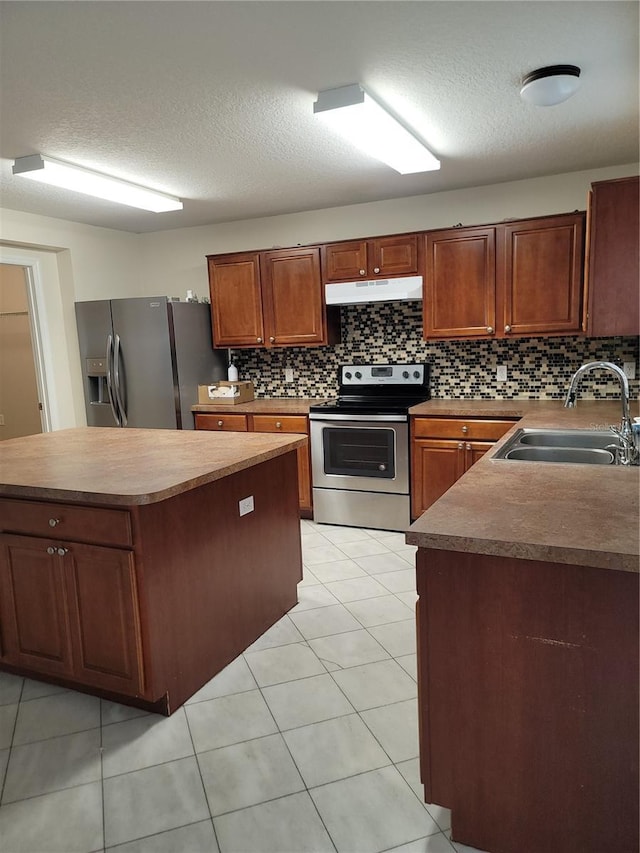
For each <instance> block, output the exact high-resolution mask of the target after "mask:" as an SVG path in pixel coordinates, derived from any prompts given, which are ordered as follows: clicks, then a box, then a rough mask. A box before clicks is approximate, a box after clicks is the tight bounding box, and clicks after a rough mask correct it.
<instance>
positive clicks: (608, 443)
mask: <svg viewBox="0 0 640 853" xmlns="http://www.w3.org/2000/svg"><path fill="white" fill-rule="evenodd" d="M617 445H618V442H617V440H616V437H615V436H614V435H613V434H612V433H610V432H608V431H607V430H576V429H560V430H552V429H519V430H518V431H517V432H516V433H515V434H514V435H513V436H512V437H511V438H510V439H509V441H507V442H506V444H504V445H503V446H502V448H501V449H500V450H499V451H498V452H497V453H495V454H494V456H493V458H494V459H506V460H511V461H520V462H571V463H582V464H583V465H613V464H614V463H615V461H616V458H615V450H613V449H611V448H612V446H617Z"/></svg>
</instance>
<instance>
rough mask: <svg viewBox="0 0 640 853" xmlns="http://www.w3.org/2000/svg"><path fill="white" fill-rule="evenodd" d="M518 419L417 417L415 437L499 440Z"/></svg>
mask: <svg viewBox="0 0 640 853" xmlns="http://www.w3.org/2000/svg"><path fill="white" fill-rule="evenodd" d="M514 423H516V420H515V419H514V420H512V421H507V420H478V419H475V418H415V419H414V427H413V435H414V437H415V438H460V439H485V440H487V441H497V440H498V439H499V438H502V436H503V435H504V434H505V432H507V431H508V430H510V429H511V427H512V426H513V425H514Z"/></svg>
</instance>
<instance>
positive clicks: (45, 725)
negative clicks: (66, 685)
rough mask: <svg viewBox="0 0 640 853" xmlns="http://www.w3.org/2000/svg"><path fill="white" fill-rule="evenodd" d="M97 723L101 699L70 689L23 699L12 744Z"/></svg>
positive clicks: (40, 738) (86, 727) (94, 725)
mask: <svg viewBox="0 0 640 853" xmlns="http://www.w3.org/2000/svg"><path fill="white" fill-rule="evenodd" d="M99 725H100V700H99V699H98V698H97V697H96V696H88V695H86V694H85V693H76V692H75V691H73V690H68V691H65V692H64V693H56V694H54V695H53V696H45V697H44V698H42V699H32V700H30V701H29V702H25V701H24V700H23V701H22V702H21V703H20V706H19V708H18V719H17V721H16V731H15V735H14V738H13V742H14V744H23V743H31V742H33V741H37V740H45V739H46V738H49V737H58V736H60V735H68V734H73V732H82V731H86V730H87V729H94V728H97V727H98V726H99Z"/></svg>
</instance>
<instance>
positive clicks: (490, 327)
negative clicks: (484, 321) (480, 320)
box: [487, 326, 493, 335]
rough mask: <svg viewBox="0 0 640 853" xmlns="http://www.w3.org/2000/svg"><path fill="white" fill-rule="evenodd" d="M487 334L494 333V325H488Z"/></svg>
mask: <svg viewBox="0 0 640 853" xmlns="http://www.w3.org/2000/svg"><path fill="white" fill-rule="evenodd" d="M487 334H488V335H492V334H493V326H487Z"/></svg>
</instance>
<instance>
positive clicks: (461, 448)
mask: <svg viewBox="0 0 640 853" xmlns="http://www.w3.org/2000/svg"><path fill="white" fill-rule="evenodd" d="M458 450H464V444H463V442H462V441H459V442H458Z"/></svg>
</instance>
